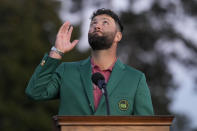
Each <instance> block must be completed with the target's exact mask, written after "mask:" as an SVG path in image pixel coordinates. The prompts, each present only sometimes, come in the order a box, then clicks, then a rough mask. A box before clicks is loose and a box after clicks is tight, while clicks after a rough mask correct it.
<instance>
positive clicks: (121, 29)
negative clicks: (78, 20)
mask: <svg viewBox="0 0 197 131" xmlns="http://www.w3.org/2000/svg"><path fill="white" fill-rule="evenodd" d="M103 14H105V15H108V16H110V17H112V18H113V19H114V21H115V22H116V24H117V25H118V27H119V29H120V31H121V32H123V25H122V23H121V21H120V19H119V17H118V15H117V14H115V13H114V12H113V11H112V10H110V9H105V8H102V9H98V10H96V11H95V12H94V13H93V14H92V16H91V20H93V19H94V17H96V16H98V15H103Z"/></svg>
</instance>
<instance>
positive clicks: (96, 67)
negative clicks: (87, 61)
mask: <svg viewBox="0 0 197 131" xmlns="http://www.w3.org/2000/svg"><path fill="white" fill-rule="evenodd" d="M116 61H117V58H116V59H115V61H114V62H113V64H112V65H111V66H110V67H109V68H108V69H105V70H108V71H111V72H112V69H113V67H114V65H115V63H116ZM91 66H92V68H93V69H100V68H99V66H98V65H96V64H95V63H94V60H93V58H92V57H91Z"/></svg>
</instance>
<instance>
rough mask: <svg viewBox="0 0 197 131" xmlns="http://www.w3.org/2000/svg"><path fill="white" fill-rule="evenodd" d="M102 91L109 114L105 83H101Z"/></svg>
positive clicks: (108, 113)
mask: <svg viewBox="0 0 197 131" xmlns="http://www.w3.org/2000/svg"><path fill="white" fill-rule="evenodd" d="M102 92H103V95H104V96H105V102H106V107H107V108H106V109H107V115H110V108H109V98H108V93H107V88H106V84H105V83H103V84H102Z"/></svg>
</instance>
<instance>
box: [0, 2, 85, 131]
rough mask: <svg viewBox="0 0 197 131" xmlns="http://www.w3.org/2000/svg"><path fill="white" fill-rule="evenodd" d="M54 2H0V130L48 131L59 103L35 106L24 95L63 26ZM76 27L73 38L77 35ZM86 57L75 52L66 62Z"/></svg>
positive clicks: (37, 104)
mask: <svg viewBox="0 0 197 131" xmlns="http://www.w3.org/2000/svg"><path fill="white" fill-rule="evenodd" d="M59 8H60V3H59V2H57V1H54V0H28V1H27V0H16V1H12V0H1V1H0V63H1V64H0V74H1V75H0V130H1V131H2V130H3V131H12V130H15V129H17V130H20V131H35V130H36V131H39V130H40V131H41V130H51V128H52V116H53V115H56V114H57V112H58V101H57V100H54V101H45V102H43V101H40V102H34V101H31V100H30V99H28V98H27V96H26V95H25V92H24V91H25V88H26V86H27V83H28V81H29V79H30V77H31V75H32V73H33V71H34V69H35V68H36V66H37V65H38V64H39V62H40V60H41V59H42V57H43V55H44V53H45V52H48V51H49V50H50V48H51V46H52V43H54V41H55V37H56V33H57V31H58V29H59V27H60V26H61V24H62V22H61V20H60V18H59V16H58V11H59ZM77 32H79V28H78V27H76V28H75V31H74V33H73V35H74V37H77V36H78V35H79V34H78V33H77ZM87 55H88V53H87V54H85V55H83V54H80V53H79V52H78V51H77V50H76V49H75V50H73V51H72V52H70V53H69V54H67V56H65V60H67V61H72V60H79V59H82V58H84V57H86V56H87Z"/></svg>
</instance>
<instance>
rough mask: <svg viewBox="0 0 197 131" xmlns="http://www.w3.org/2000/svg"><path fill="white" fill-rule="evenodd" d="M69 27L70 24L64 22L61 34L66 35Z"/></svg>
mask: <svg viewBox="0 0 197 131" xmlns="http://www.w3.org/2000/svg"><path fill="white" fill-rule="evenodd" d="M69 27H70V22H66V23H65V25H64V26H63V29H62V33H64V34H66V33H67V32H68V29H69Z"/></svg>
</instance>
